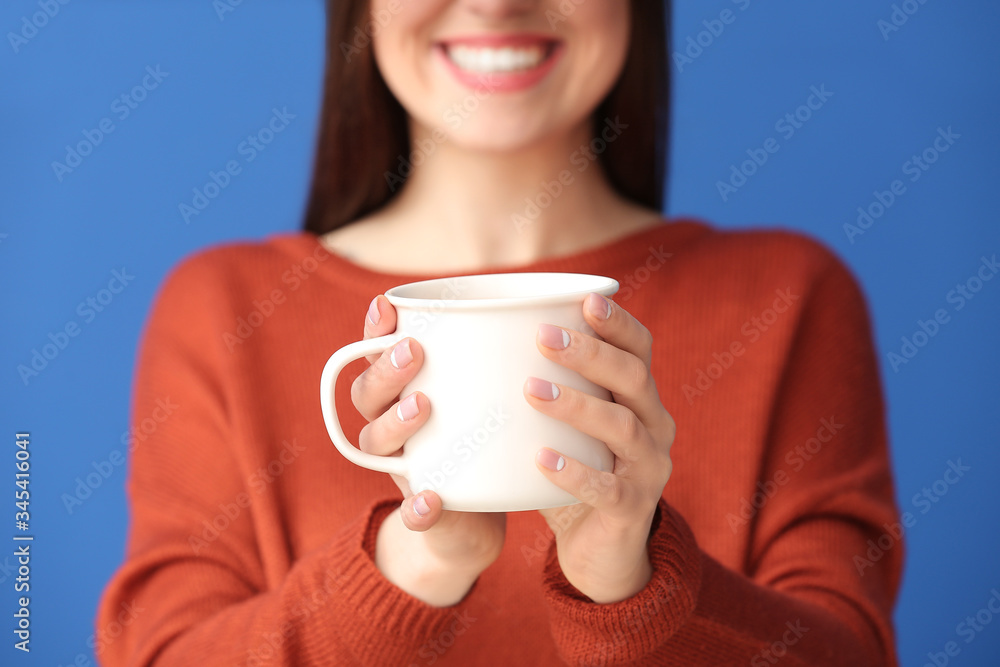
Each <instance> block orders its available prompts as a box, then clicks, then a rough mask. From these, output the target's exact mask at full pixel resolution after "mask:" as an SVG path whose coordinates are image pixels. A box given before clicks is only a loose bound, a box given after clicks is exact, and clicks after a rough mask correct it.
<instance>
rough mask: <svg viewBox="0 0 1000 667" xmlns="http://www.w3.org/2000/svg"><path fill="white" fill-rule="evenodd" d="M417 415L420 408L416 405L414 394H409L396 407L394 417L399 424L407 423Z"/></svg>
mask: <svg viewBox="0 0 1000 667" xmlns="http://www.w3.org/2000/svg"><path fill="white" fill-rule="evenodd" d="M418 414H420V407H419V406H418V405H417V395H416V394H410V395H409V396H407V397H406V398H404V399H403V400H401V401H400V402H399V405H397V406H396V417H397V418H398V419H399V421H401V422H408V421H410V420H411V419H413V418H414V417H416V416H417V415H418Z"/></svg>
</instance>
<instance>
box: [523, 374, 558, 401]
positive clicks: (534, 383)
mask: <svg viewBox="0 0 1000 667" xmlns="http://www.w3.org/2000/svg"><path fill="white" fill-rule="evenodd" d="M527 384H528V393H529V394H531V395H532V396H534V397H535V398H540V399H542V400H543V401H554V400H556V399H557V398H559V387H557V386H555V385H554V384H552V383H551V382H549V381H548V380H540V379H538V378H528V383H527Z"/></svg>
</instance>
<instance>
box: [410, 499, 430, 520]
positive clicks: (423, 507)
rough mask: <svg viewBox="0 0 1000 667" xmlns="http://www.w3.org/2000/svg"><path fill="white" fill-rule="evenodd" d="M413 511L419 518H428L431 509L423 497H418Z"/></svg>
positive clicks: (414, 502)
mask: <svg viewBox="0 0 1000 667" xmlns="http://www.w3.org/2000/svg"><path fill="white" fill-rule="evenodd" d="M413 511H414V512H415V513H416V515H417V516H427V513H428V512H430V511H431V508H430V507H429V506H428V505H427V501H426V500H424V497H423V496H417V499H416V500H414V501H413Z"/></svg>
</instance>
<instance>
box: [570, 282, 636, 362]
mask: <svg viewBox="0 0 1000 667" xmlns="http://www.w3.org/2000/svg"><path fill="white" fill-rule="evenodd" d="M583 317H584V320H586V322H587V324H589V325H590V326H591V328H593V329H594V331H595V332H596V333H597V335H598V336H600V337H601V338H603V339H604V340H606V341H607V342H608V343H610V344H611V345H613V346H615V347H617V348H618V349H620V350H624V351H626V352H628V353H629V354H632V355H635V356H636V357H638V358H639V359H640V360H641V361H642V363H644V364H645V365H646V367H647V368H648V367H649V365H650V362H651V361H652V358H653V335H652V334H651V333H649V329H647V328H646V327H644V326H643V325H642V323H641V322H639V320H637V319H635V318H634V317H632V315H631V314H630V313H629V312H628V311H627V310H625V309H624V308H622V307H621V306H619V305H618V304H617V303H615V302H614V301H612V300H611V299H608V298H606V297H603V296H601V295H600V294H590V295H589V296H588V297H587V299H586V300H585V301H584V304H583Z"/></svg>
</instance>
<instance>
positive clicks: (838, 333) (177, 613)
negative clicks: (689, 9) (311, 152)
mask: <svg viewBox="0 0 1000 667" xmlns="http://www.w3.org/2000/svg"><path fill="white" fill-rule="evenodd" d="M662 12H663V7H662V5H661V3H659V2H657V1H656V0H648V1H647V0H634V1H633V2H631V3H625V2H582V1H579V2H578V1H576V0H574V1H573V2H566V1H564V2H556V0H432V1H430V2H423V3H416V2H413V3H410V2H402V3H401V2H398V0H371V3H370V5H369V3H366V2H361V1H356V2H335V3H331V5H330V7H329V21H330V23H329V29H328V59H327V82H326V86H327V87H326V97H325V101H324V110H323V124H322V128H321V133H320V140H319V152H318V157H317V165H316V171H315V178H314V183H313V191H312V195H311V200H310V205H309V210H308V212H307V215H306V228H307V230H308V232H309V233H306V234H297V235H283V236H277V237H275V238H272V239H269V240H267V241H266V242H263V243H259V244H250V245H240V246H229V247H225V248H220V249H215V250H212V251H209V252H206V253H202V254H200V255H199V256H197V257H195V258H193V259H191V260H188V261H187V262H185V263H184V264H183V265H182V266H181V267H180V268H178V269H177V270H176V271H175V272H174V273H173V275H172V276H171V277H170V279H169V280H168V281H167V283H166V285H165V286H164V288H163V290H162V292H161V294H160V297H159V299H158V302H157V304H156V307H155V309H154V311H153V315H152V317H151V320H150V322H149V324H148V327H147V331H146V334H145V339H144V343H143V347H142V354H141V357H140V361H139V371H138V377H137V381H136V389H135V405H134V415H135V417H136V418H137V419H141V418H142V417H143V415H145V413H146V412H147V411H150V410H152V409H153V408H154V406H155V402H156V400H158V399H161V398H163V397H170V398H171V399H172V400H173V401H174V402H175V403H177V404H178V405H179V407H178V408H177V409H176V411H175V415H173V416H172V417H171V419H170V420H168V421H167V422H165V423H163V424H162V425H161V426H160V427H159V429H158V430H157V432H156V433H155V434H153V435H152V436H150V438H149V440H148V441H147V442H146V443H144V444H143V445H142V446H141V447H139V448H137V449H136V451H135V452H134V458H133V461H132V467H131V477H130V482H129V492H130V499H131V503H132V507H133V512H134V519H133V525H132V529H131V535H130V541H129V548H128V554H127V558H126V562H125V564H124V565H123V566H122V568H121V570H120V571H119V572H118V573H117V575H116V576H115V577H114V579H113V581H112V582H111V584H110V585H109V588H108V590H107V592H106V594H105V597H104V600H103V603H102V606H101V609H100V612H99V618H98V628H102V627H104V626H105V625H106V624H107V623H108V622H109V621H111V620H113V619H114V618H116V616H117V615H118V614H119V613H120V611H121V609H122V605H126V604H131V605H133V608H134V609H141V610H142V611H137V612H135V613H134V620H133V621H131V622H130V623H129V624H128V625H127V627H126V628H125V630H124V632H123V636H121V637H114V638H113V637H104V643H103V644H101V648H102V649H103V650H101V651H100V653H101V654H102V656H101V657H102V658H103V659H104V661H105V662H106V663H107V664H146V663H153V662H155V663H156V664H165V665H166V664H191V663H192V662H194V663H197V664H211V665H216V664H219V665H221V664H233V663H238V664H250V665H255V664H286V665H297V664H338V665H339V664H366V665H368V664H371V665H411V664H418V665H423V664H433V663H438V664H460V665H469V664H483V665H492V664H541V665H547V664H559V663H560V661H563V662H567V663H569V664H627V663H635V664H643V665H661V664H662V665H668V664H678V665H699V664H746V663H748V662H749V663H750V664H751V665H766V664H774V663H776V662H777V661H778V660H779V659H780V660H783V661H784V662H785V664H800V665H805V664H809V665H845V664H850V665H877V664H894V663H895V651H894V647H893V636H892V627H891V618H890V617H891V610H892V605H893V601H894V598H895V595H896V591H897V588H898V583H899V574H900V569H901V559H902V553H901V547H900V546H899V545H898V534H895V533H892V531H893V527H894V526H896V525H897V524H895V521H896V509H895V506H894V501H893V490H892V480H891V475H890V471H889V463H888V456H887V446H886V438H885V428H884V423H883V409H882V403H881V396H880V390H879V379H878V376H877V370H876V368H877V366H876V360H875V357H874V354H873V351H872V346H871V342H870V333H869V323H868V320H867V316H866V313H865V308H864V303H863V299H862V297H861V295H860V293H859V292H858V289H857V287H856V285H855V283H854V281H853V280H852V278H851V277H850V276H849V274H848V273H847V272H846V270H845V269H844V268H843V266H842V265H841V264H840V263H839V262H838V261H837V260H836V259H835V258H833V257H832V256H831V255H830V254H829V253H828V252H827V251H825V250H824V249H823V248H821V247H819V246H817V245H816V244H814V243H812V242H809V241H807V240H805V239H802V238H800V237H797V236H794V235H790V234H785V233H721V232H717V231H714V230H712V229H711V228H709V227H708V226H706V225H704V224H701V223H697V222H693V221H672V222H669V223H667V222H665V221H663V220H662V218H661V216H660V214H659V209H660V207H661V204H662V202H661V199H662V197H661V191H662V173H661V170H660V166H661V165H662V164H663V162H664V153H663V145H664V142H663V137H664V136H665V134H664V132H663V127H662V125H663V122H662V119H663V118H664V114H663V110H664V107H665V104H664V101H665V98H666V95H665V91H666V82H665V62H666V49H665V37H664V34H665V31H664V20H663V18H664V17H663V14H662ZM368 34H372V35H373V38H372V39H371V40H370V42H369V39H368V37H367V35H368ZM492 271H572V272H580V273H595V274H602V275H608V276H611V277H614V278H616V279H618V280H619V281H620V282H621V284H622V286H623V289H622V291H621V292H620V293H619V294H618V295H617V297H616V299H615V300H614V301H609V300H606V299H603V298H601V297H597V296H596V295H594V296H592V297H590V298H589V299H588V300H587V302H586V304H585V306H584V313H583V315H584V317H585V319H586V321H587V323H588V324H589V325H590V326H591V327H592V328H593V329H594V330H595V332H596V333H597V334H598V336H599V337H590V336H586V335H583V334H578V333H575V332H573V333H572V334H571V335H569V336H568V340H567V338H566V337H564V336H563V333H562V331H561V330H557V329H553V328H552V327H544V326H543V327H542V328H541V329H540V330H539V336H538V349H539V351H540V353H541V354H543V355H545V356H546V357H548V358H549V359H552V360H553V361H555V362H556V363H559V364H562V365H564V366H567V367H568V368H571V369H573V370H576V371H578V372H580V373H581V374H582V375H584V376H586V377H588V378H589V379H591V380H593V381H594V382H596V383H597V384H599V385H601V386H604V387H606V388H607V389H609V390H610V391H611V392H612V395H613V399H614V400H613V401H599V400H596V399H588V398H585V397H583V396H581V395H580V394H578V393H576V392H574V391H572V390H571V389H568V388H565V387H558V386H554V385H552V384H550V383H548V382H547V381H545V380H544V379H533V380H530V381H528V380H527V379H526V383H525V390H524V391H525V400H526V401H528V402H529V403H530V404H531V405H532V406H534V407H535V408H536V409H537V410H539V411H540V412H543V413H545V414H548V415H551V416H553V417H554V418H556V419H560V420H562V421H565V422H567V423H569V424H571V425H572V426H574V427H576V428H578V429H579V430H581V431H584V432H587V433H589V434H591V435H594V436H596V437H598V438H599V439H601V440H603V441H605V442H606V443H607V444H608V446H609V447H610V448H611V449H612V451H613V452H614V453H615V455H616V463H615V468H614V471H613V472H610V473H603V474H602V473H598V472H596V471H594V470H591V469H589V468H587V467H586V466H584V465H583V464H581V463H579V462H577V461H574V460H572V459H571V458H568V457H564V456H562V455H561V454H560V453H559V451H558V443H553V444H552V447H551V448H543V449H542V450H540V451H539V453H538V455H537V459H536V462H537V465H538V468H539V470H540V471H542V472H543V474H544V475H545V476H546V477H547V478H548V479H549V480H550V481H551V482H552V483H553V484H556V485H557V486H559V487H561V488H563V489H566V490H568V491H569V492H571V493H572V494H574V495H575V496H576V497H578V498H581V499H582V500H583V503H581V504H579V505H575V506H571V507H567V508H560V509H556V510H548V511H545V512H542V513H536V512H523V513H513V514H510V515H507V516H504V515H502V514H474V513H456V512H444V511H442V509H441V503H440V499H439V498H438V497H437V495H436V494H434V493H433V492H431V491H425V492H423V493H421V494H419V495H413V494H411V493H410V490H409V489H408V487H407V485H406V482H405V480H402V479H395V478H393V479H390V478H389V477H387V476H384V475H379V474H377V473H372V472H369V471H366V470H362V469H360V468H356V467H354V466H352V465H351V464H350V463H348V462H347V461H345V460H343V459H342V458H341V457H340V455H339V454H338V453H337V452H336V451H335V450H334V448H333V446H332V445H331V444H330V442H329V439H328V437H327V435H326V433H325V430H324V428H323V423H322V419H321V417H320V412H319V406H318V402H317V401H316V399H315V396H314V392H315V387H316V385H317V381H318V378H319V373H320V370H321V368H322V366H323V363H324V361H325V359H326V357H327V356H328V355H329V354H330V352H332V351H333V350H335V349H337V348H339V347H341V346H343V345H344V344H346V343H348V342H350V341H351V340H354V339H355V337H356V335H357V328H358V327H359V325H360V322H359V320H360V319H361V317H362V316H363V317H364V335H365V336H366V337H373V336H380V335H384V334H386V333H390V332H392V331H393V330H394V328H395V312H394V310H393V308H392V306H391V305H390V304H389V303H388V301H387V300H386V299H385V297H382V296H377V295H380V294H381V293H382V292H384V291H385V290H387V289H388V288H389V287H392V286H394V285H398V284H402V283H404V282H410V281H412V280H416V279H421V278H426V277H432V276H442V275H453V274H463V273H479V272H492ZM373 297H374V299H373ZM368 361H369V363H370V365H368V366H367V367H361V366H360V365H359V367H358V368H356V369H355V372H354V374H353V376H351V375H350V374H349V373H348V374H345V375H347V376H348V377H347V378H346V379H344V380H342V381H341V384H340V385H339V386H338V390H337V400H338V401H339V403H340V412H341V414H342V415H344V417H343V419H344V423H345V430H346V431H347V432H348V435H349V436H350V437H352V438H355V437H357V438H359V439H360V443H361V447H362V449H364V450H365V451H369V452H374V453H378V454H383V455H385V454H391V453H393V452H396V451H398V450H399V449H400V447H401V446H402V445H403V443H404V442H405V440H406V438H407V437H408V436H409V435H411V434H412V433H414V432H415V431H416V430H417V429H419V428H420V426H421V424H423V422H424V421H425V420H426V418H427V416H428V415H429V414H430V411H431V410H433V403H434V397H433V396H425V395H422V394H415V395H408V396H400V395H399V393H400V390H401V388H402V387H403V386H404V385H405V384H406V383H407V381H408V380H409V379H410V378H412V377H413V375H414V374H415V373H416V372H417V370H418V369H419V368H420V366H421V364H422V362H423V356H422V351H421V348H420V345H419V343H417V341H415V340H412V339H407V340H404V341H402V342H401V343H399V344H398V345H397V346H396V347H395V348H394V349H393V350H391V351H388V352H386V353H385V354H383V355H382V356H380V357H375V358H371V359H369V360H368ZM351 380H353V381H351ZM352 403H353V408H352V407H351V404H352ZM668 410H669V412H668ZM352 419H353V421H351V420H352ZM675 420H676V423H677V424H679V425H680V426H679V430H678V429H675ZM675 431H676V432H678V433H679V435H677V438H678V439H679V440H678V442H677V443H676V444H677V446H676V447H674V444H675V443H674V440H675ZM400 491H401V492H402V495H403V500H402V501H400V500H399V495H400ZM543 515H544V516H543ZM887 532H888V533H890V534H893V535H895V543H894V544H893V546H891V547H890V548H888V549H884V548H879V549H878V550H877V551H878V553H877V554H876V553H873V552H872V550H871V545H873V544H876V545H880V544H885V540H882V541H881V542H880V541H879V538H880V537H884V536H885V534H886V533H887ZM101 640H102V637H101V636H100V635H99V636H98V641H99V642H100V641H101Z"/></svg>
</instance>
